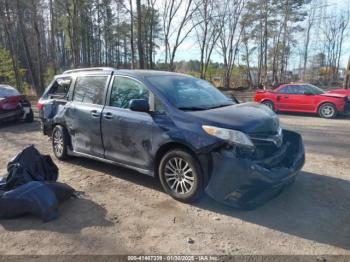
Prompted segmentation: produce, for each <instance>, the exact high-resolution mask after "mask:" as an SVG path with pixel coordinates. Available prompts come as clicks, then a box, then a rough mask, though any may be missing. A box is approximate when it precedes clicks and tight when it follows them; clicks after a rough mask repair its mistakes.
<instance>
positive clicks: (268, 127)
mask: <svg viewBox="0 0 350 262" xmlns="http://www.w3.org/2000/svg"><path fill="white" fill-rule="evenodd" d="M188 113H189V114H191V115H193V116H196V117H199V118H201V119H202V120H203V121H204V122H206V123H207V124H211V125H215V126H218V127H223V128H228V129H234V130H239V131H242V132H245V133H248V134H257V133H276V132H277V131H278V129H279V119H278V117H277V115H276V114H275V113H274V112H273V111H272V110H270V109H269V108H268V107H266V106H265V105H262V104H258V103H242V104H236V105H232V106H227V107H221V108H216V109H210V110H205V111H191V112H188Z"/></svg>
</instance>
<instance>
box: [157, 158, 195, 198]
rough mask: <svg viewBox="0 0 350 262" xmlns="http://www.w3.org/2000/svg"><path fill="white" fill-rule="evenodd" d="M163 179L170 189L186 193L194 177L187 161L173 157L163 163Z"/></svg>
mask: <svg viewBox="0 0 350 262" xmlns="http://www.w3.org/2000/svg"><path fill="white" fill-rule="evenodd" d="M164 172H165V179H166V182H167V184H168V186H169V188H170V190H171V191H173V192H174V193H176V194H181V195H183V194H187V193H189V192H191V190H192V189H193V186H194V182H195V177H194V174H193V170H192V168H191V166H190V165H189V163H188V162H186V161H185V160H184V159H183V158H181V157H173V158H171V159H169V160H168V162H167V163H166V165H165V171H164Z"/></svg>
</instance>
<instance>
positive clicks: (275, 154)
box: [37, 68, 305, 208]
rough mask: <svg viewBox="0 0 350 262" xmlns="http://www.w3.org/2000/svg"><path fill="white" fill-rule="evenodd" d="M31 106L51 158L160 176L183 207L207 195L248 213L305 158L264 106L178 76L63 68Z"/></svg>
mask: <svg viewBox="0 0 350 262" xmlns="http://www.w3.org/2000/svg"><path fill="white" fill-rule="evenodd" d="M37 107H38V109H39V115H40V118H41V122H42V130H43V132H44V134H46V135H48V136H50V137H52V146H53V151H54V154H55V155H56V157H57V158H58V159H61V160H64V159H67V158H68V157H69V156H82V157H88V158H92V159H96V160H101V161H104V162H108V163H112V164H118V165H121V166H124V167H128V168H132V169H134V170H137V171H139V172H140V173H143V174H147V175H150V176H153V177H159V179H160V181H161V184H162V186H163V188H164V190H165V191H166V192H167V193H168V194H169V195H171V196H172V197H173V198H175V199H177V200H180V201H183V202H192V201H194V200H196V199H197V198H199V197H200V196H201V195H202V193H203V192H206V193H207V194H208V195H209V196H211V197H212V198H214V199H216V200H217V201H220V202H222V203H225V204H228V205H230V206H233V207H238V208H252V207H255V206H256V205H258V204H260V203H262V202H263V201H264V200H266V199H267V198H270V197H271V196H274V195H276V194H277V193H278V192H280V191H281V190H282V189H283V188H284V187H285V186H286V185H288V184H290V183H291V182H293V181H294V179H295V177H296V175H297V173H298V172H299V170H300V169H301V168H302V167H303V165H304V161H305V156H304V146H303V141H302V138H301V136H300V135H299V134H297V133H295V132H292V131H289V130H282V129H281V127H280V124H279V120H278V117H277V116H276V114H275V113H274V112H273V111H272V110H270V109H269V108H268V107H266V106H264V105H259V104H256V103H242V104H240V103H238V102H237V101H233V100H232V99H229V98H228V97H226V96H225V95H224V94H223V93H221V92H220V91H219V90H218V89H216V88H215V87H213V86H212V85H211V84H210V83H209V82H207V81H204V80H201V79H198V78H195V77H191V76H187V75H183V74H178V73H173V72H160V71H146V70H116V69H113V68H88V69H77V70H71V71H66V72H64V73H63V74H62V75H58V76H56V77H55V78H54V80H53V81H52V83H51V84H50V85H49V86H48V88H47V89H46V91H45V93H44V94H43V96H42V98H41V99H40V100H39V102H38V105H37Z"/></svg>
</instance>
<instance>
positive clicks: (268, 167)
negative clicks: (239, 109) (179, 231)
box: [205, 130, 305, 209]
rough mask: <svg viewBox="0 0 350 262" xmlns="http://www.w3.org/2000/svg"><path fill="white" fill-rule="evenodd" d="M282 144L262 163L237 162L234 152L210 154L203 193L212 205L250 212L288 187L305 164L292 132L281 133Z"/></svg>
mask: <svg viewBox="0 0 350 262" xmlns="http://www.w3.org/2000/svg"><path fill="white" fill-rule="evenodd" d="M283 135H284V139H283V144H282V146H281V148H280V150H278V152H276V153H275V154H274V155H273V156H271V157H269V158H267V159H263V160H250V159H245V158H239V157H237V155H236V154H235V152H234V150H226V149H222V150H220V151H219V152H213V153H212V160H213V162H212V176H211V178H210V180H209V183H208V186H207V188H206V190H205V191H206V193H207V194H208V195H209V196H210V197H211V198H213V199H215V200H216V201H219V202H221V203H223V204H226V205H229V206H232V207H236V208H244V209H251V208H255V207H256V206H259V205H260V204H262V203H264V202H265V201H266V200H268V199H270V198H271V197H273V196H275V195H276V194H278V193H279V192H281V190H282V189H283V188H284V187H286V186H287V185H289V184H291V183H292V182H293V181H294V180H295V177H296V175H297V174H298V172H299V171H300V170H301V169H302V167H303V165H304V163H305V152H304V144H303V140H302V138H301V136H300V135H299V134H297V133H295V132H292V131H287V130H283Z"/></svg>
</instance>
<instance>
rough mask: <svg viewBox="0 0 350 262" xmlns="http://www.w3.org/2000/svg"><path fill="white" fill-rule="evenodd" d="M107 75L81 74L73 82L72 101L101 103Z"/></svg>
mask: <svg viewBox="0 0 350 262" xmlns="http://www.w3.org/2000/svg"><path fill="white" fill-rule="evenodd" d="M107 80H108V76H81V77H78V78H77V80H76V84H75V89H74V95H73V101H77V102H82V103H89V104H97V105H102V103H103V95H104V91H105V87H106V84H107Z"/></svg>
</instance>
